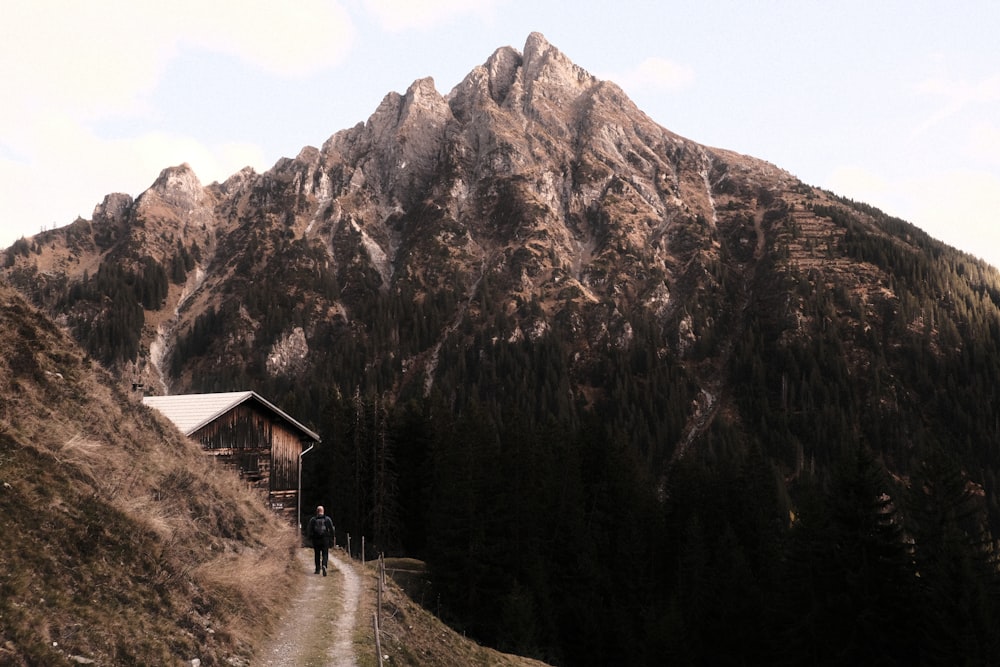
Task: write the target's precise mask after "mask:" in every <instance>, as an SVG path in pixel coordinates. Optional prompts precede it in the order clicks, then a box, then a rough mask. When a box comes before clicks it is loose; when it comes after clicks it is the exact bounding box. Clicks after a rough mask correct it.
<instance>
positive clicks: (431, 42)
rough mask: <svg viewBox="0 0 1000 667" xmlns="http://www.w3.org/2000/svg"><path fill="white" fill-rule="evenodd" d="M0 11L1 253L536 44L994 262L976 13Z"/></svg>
mask: <svg viewBox="0 0 1000 667" xmlns="http://www.w3.org/2000/svg"><path fill="white" fill-rule="evenodd" d="M0 2H2V3H3V5H4V9H3V19H2V22H0V86H2V88H0V89H2V91H3V98H4V101H3V102H2V103H0V184H2V185H0V247H2V248H6V247H8V246H9V245H11V244H12V243H13V242H14V241H15V240H17V239H18V238H20V237H21V236H31V235H33V234H36V233H38V232H39V231H42V230H46V229H52V228H54V227H60V226H63V225H66V224H69V223H71V222H73V221H74V220H75V219H76V218H77V217H78V216H79V217H83V218H87V219H90V218H91V217H92V213H93V210H94V206H95V205H96V204H98V203H100V202H101V201H102V200H103V199H104V196H105V195H106V194H109V193H112V192H125V193H127V194H130V195H132V196H133V197H135V196H138V195H139V194H141V193H142V192H143V191H144V190H145V189H147V188H148V187H149V186H150V185H152V183H153V181H154V180H155V179H156V177H157V175H158V174H159V173H160V171H161V170H162V169H164V168H166V167H169V166H174V165H178V164H181V163H184V162H187V163H188V164H190V165H191V167H192V168H193V169H194V171H195V173H196V174H197V175H198V177H199V179H200V180H201V182H202V183H203V184H206V185H207V184H209V183H211V182H213V181H222V180H225V179H226V178H227V177H228V176H230V175H231V174H233V173H235V172H237V171H239V170H240V169H242V168H243V167H245V166H251V167H253V168H254V169H255V170H257V171H258V172H263V171H266V170H267V169H269V168H270V167H271V166H273V165H274V163H275V162H276V161H278V160H279V159H280V158H282V157H294V156H295V155H297V154H298V153H299V151H300V150H301V149H302V148H303V147H304V146H307V145H308V146H320V145H322V143H323V142H324V141H325V140H326V139H327V138H329V137H330V136H331V135H332V134H334V133H335V132H337V131H338V130H342V129H346V128H349V127H352V126H354V125H356V124H357V123H359V122H364V121H365V120H367V119H368V117H369V116H370V115H371V114H372V113H373V112H374V111H375V109H376V107H377V106H378V104H379V102H380V101H381V100H382V98H383V97H384V96H385V95H386V94H387V93H389V92H392V91H395V92H399V93H403V92H405V91H406V89H407V88H408V87H409V85H410V84H411V83H412V82H413V81H415V80H416V79H419V78H423V77H427V76H430V77H432V78H433V79H434V82H435V86H436V88H437V90H438V91H439V92H441V93H442V94H446V93H447V92H448V91H450V90H451V89H452V88H453V87H454V86H455V85H457V84H458V83H459V82H460V81H461V80H462V79H463V78H464V77H465V75H466V74H468V73H469V72H470V71H471V70H472V69H473V68H474V67H476V66H477V65H480V64H482V63H484V62H485V61H486V59H487V58H489V56H490V54H492V53H493V52H494V51H495V50H496V49H498V48H500V47H503V46H513V47H514V48H516V49H517V50H519V51H523V48H524V43H525V41H526V39H527V37H528V35H529V34H530V33H531V32H540V33H542V34H543V35H545V37H546V39H547V40H548V41H549V42H550V43H551V44H552V45H553V46H555V47H556V48H558V49H559V50H560V51H562V52H563V53H564V54H566V56H568V57H569V59H570V60H572V61H573V62H574V63H576V64H577V65H579V66H580V67H583V68H584V69H586V70H587V71H589V72H590V73H591V74H593V75H595V76H598V77H600V78H602V79H609V80H612V81H614V82H616V83H618V84H619V85H620V86H621V87H622V88H623V89H624V90H625V92H626V93H627V94H628V95H629V96H630V97H631V98H632V100H633V101H634V102H635V103H636V104H637V105H638V106H639V108H640V109H642V110H643V111H644V112H646V114H647V115H649V116H650V117H651V118H652V119H653V120H654V121H656V122H657V123H659V124H660V125H662V126H664V127H666V128H667V129H669V130H671V131H673V132H676V133H677V134H680V135H682V136H684V137H686V138H688V139H691V140H693V141H696V142H699V143H702V144H706V145H709V146H714V147H718V148H726V149H730V150H735V151H737V152H740V153H744V154H748V155H752V156H754V157H758V158H761V159H764V160H767V161H768V162H771V163H773V164H775V165H777V166H778V167H781V168H782V169H785V170H787V171H789V172H791V173H792V174H794V175H795V176H796V177H798V178H799V179H801V180H802V181H804V182H806V183H808V184H810V185H814V186H819V187H822V188H825V189H828V190H832V191H833V192H835V193H837V194H840V195H843V196H846V197H850V198H851V199H855V200H857V201H863V202H865V203H868V204H871V205H873V206H876V207H878V208H880V209H882V210H883V211H885V212H886V213H889V214H891V215H895V216H898V217H900V218H903V219H904V220H907V221H909V222H912V223H913V224H915V225H917V226H918V227H920V228H921V229H923V230H925V231H927V232H928V233H930V234H931V235H932V236H934V237H936V238H938V239H941V240H943V241H945V242H946V243H948V244H950V245H953V246H955V247H958V248H960V249H962V250H965V251H967V252H970V253H972V254H973V255H976V256H977V257H981V258H983V259H986V260H987V261H989V262H991V263H992V264H993V265H995V266H1000V46H997V44H998V42H997V35H998V34H1000V2H994V1H993V0H983V1H963V0H955V1H954V2H939V1H936V2H922V1H920V0H909V1H905V2H902V1H900V2H897V1H892V0H863V1H856V0H838V1H837V2H818V1H817V2H812V1H803V0H795V1H783V0H760V1H756V2H751V1H745V2H735V1H732V2H723V1H719V0H701V1H697V0H694V1H685V2H674V1H671V0H648V1H644V0H615V1H614V2H612V1H611V0H604V1H602V2H596V1H592V0H565V1H563V0H295V2H289V3H284V2H275V1H274V0H267V1H266V2H265V1H260V0H238V1H237V0H212V1H211V2H205V1H204V0H171V2H169V3H168V2H143V1H141V0H139V1H137V0H93V1H91V2H78V1H77V0H32V1H31V2H25V1H23V0H22V1H20V2H14V1H13V0H0Z"/></svg>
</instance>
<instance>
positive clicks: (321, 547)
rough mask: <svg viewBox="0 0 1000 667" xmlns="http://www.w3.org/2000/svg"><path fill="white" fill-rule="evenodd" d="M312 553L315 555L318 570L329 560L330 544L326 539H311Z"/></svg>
mask: <svg viewBox="0 0 1000 667" xmlns="http://www.w3.org/2000/svg"><path fill="white" fill-rule="evenodd" d="M313 553H314V554H315V556H316V571H317V572H319V570H320V568H321V567H326V566H327V564H328V563H329V561H330V545H329V544H327V541H326V540H313Z"/></svg>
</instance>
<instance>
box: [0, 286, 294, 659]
mask: <svg viewBox="0 0 1000 667" xmlns="http://www.w3.org/2000/svg"><path fill="white" fill-rule="evenodd" d="M0 535H2V536H3V539H2V540H0V665H64V664H75V663H73V662H70V660H71V656H82V657H84V658H87V659H92V660H95V661H96V662H97V663H98V664H105V665H120V664H121V665H126V664H136V665H140V664H141V665H153V664H155V665H171V664H180V663H182V661H186V660H187V661H189V660H191V659H193V658H199V659H200V660H201V664H202V665H205V666H206V667H207V666H209V665H222V664H228V665H239V664H244V665H245V664H249V662H250V659H251V657H252V654H253V650H254V648H255V647H256V646H257V645H258V644H259V643H260V640H261V638H262V637H263V636H264V635H265V633H266V632H267V631H268V629H269V627H270V623H271V619H273V618H276V617H277V615H278V614H277V612H278V611H279V610H280V609H281V608H282V605H284V604H285V603H286V600H285V591H286V590H287V587H288V586H289V583H290V582H291V578H292V576H293V572H292V569H291V566H292V564H293V559H292V558H291V557H290V555H291V553H292V551H293V549H294V547H295V544H296V541H297V540H296V536H295V534H294V530H293V529H292V528H291V527H289V526H286V525H285V524H283V523H281V522H280V521H279V520H278V519H277V518H276V517H275V516H273V515H272V514H271V513H270V512H269V511H267V510H266V509H265V507H264V503H263V502H262V500H261V498H259V497H258V496H257V495H255V494H254V493H253V492H252V491H250V490H249V489H247V488H245V487H244V486H243V485H242V484H240V483H239V481H238V480H237V479H236V478H235V476H234V475H232V474H230V473H228V472H226V471H225V470H224V469H222V468H219V467H216V466H215V465H214V464H213V462H212V461H211V460H209V459H208V458H207V457H205V456H204V455H202V454H201V452H200V450H199V448H198V447H197V446H196V445H195V444H194V443H192V442H190V441H189V440H187V439H186V438H184V437H182V436H181V435H180V434H179V433H178V432H177V431H176V429H174V428H173V427H172V426H171V425H170V424H169V423H167V422H165V421H164V420H163V419H162V418H160V417H159V416H157V415H156V414H154V413H153V412H152V411H150V410H148V409H146V408H145V407H143V406H141V405H140V404H139V403H138V402H136V401H134V400H131V398H130V397H128V396H126V395H124V394H122V393H121V391H120V390H118V389H116V388H115V383H114V382H113V381H112V380H111V379H110V378H109V377H107V375H106V374H105V373H104V372H103V371H102V370H101V369H100V368H98V367H96V366H95V365H93V364H92V363H91V362H90V361H89V360H88V359H87V358H86V356H85V355H84V354H83V353H82V352H81V351H80V350H79V348H78V347H77V346H76V345H75V344H73V343H72V342H71V341H70V340H69V339H68V337H67V336H65V335H64V333H63V332H62V331H61V330H59V329H58V328H57V327H56V326H54V325H53V324H52V323H51V322H50V321H49V320H47V319H46V318H45V317H44V316H42V315H40V314H39V313H38V312H37V311H35V310H34V309H33V308H31V307H30V306H28V305H27V304H25V302H24V301H23V300H22V299H20V298H19V297H18V296H16V295H15V294H14V293H13V292H12V291H11V290H9V289H7V288H5V287H2V286H0Z"/></svg>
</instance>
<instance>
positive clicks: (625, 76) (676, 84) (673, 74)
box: [603, 57, 695, 92]
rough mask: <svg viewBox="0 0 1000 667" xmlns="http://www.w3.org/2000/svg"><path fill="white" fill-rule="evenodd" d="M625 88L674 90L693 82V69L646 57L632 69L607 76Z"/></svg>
mask: <svg viewBox="0 0 1000 667" xmlns="http://www.w3.org/2000/svg"><path fill="white" fill-rule="evenodd" d="M603 78H607V79H610V80H612V81H614V82H615V83H617V84H618V85H620V86H621V87H622V88H624V89H625V90H659V91H667V92H674V91H678V90H682V89H684V88H687V87H689V86H691V85H692V84H693V83H694V80H695V76H694V70H693V69H692V68H690V67H688V66H687V65H683V64H680V63H676V62H674V61H672V60H666V59H664V58H657V57H652V58H646V59H645V60H643V61H642V62H641V63H639V64H638V65H637V66H636V67H635V68H634V69H632V70H630V71H626V72H622V73H619V74H613V75H610V76H608V77H603Z"/></svg>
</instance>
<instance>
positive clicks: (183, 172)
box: [149, 162, 204, 203]
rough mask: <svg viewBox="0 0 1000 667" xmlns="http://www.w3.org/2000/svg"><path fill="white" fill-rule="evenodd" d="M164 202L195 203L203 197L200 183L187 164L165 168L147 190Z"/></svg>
mask: <svg viewBox="0 0 1000 667" xmlns="http://www.w3.org/2000/svg"><path fill="white" fill-rule="evenodd" d="M149 190H150V191H152V192H155V193H156V194H158V195H159V196H160V197H161V198H163V199H164V200H165V201H176V202H178V203H180V202H182V201H188V202H191V203H196V202H198V201H200V200H201V199H202V197H203V196H204V188H202V185H201V181H199V180H198V176H196V175H195V173H194V170H193V169H192V168H191V165H189V164H188V163H187V162H185V163H183V164H181V165H178V166H176V167H167V168H166V169H164V170H163V171H161V172H160V175H159V176H158V177H157V179H156V180H155V181H153V185H152V186H150V188H149Z"/></svg>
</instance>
